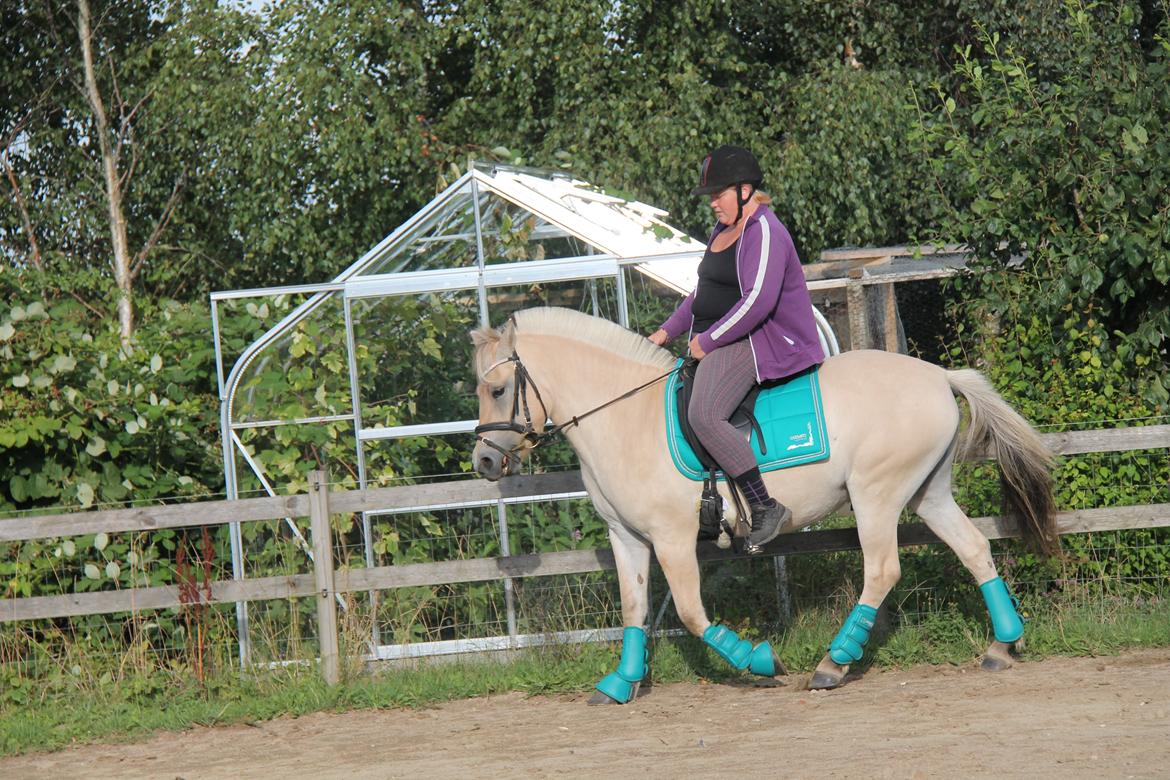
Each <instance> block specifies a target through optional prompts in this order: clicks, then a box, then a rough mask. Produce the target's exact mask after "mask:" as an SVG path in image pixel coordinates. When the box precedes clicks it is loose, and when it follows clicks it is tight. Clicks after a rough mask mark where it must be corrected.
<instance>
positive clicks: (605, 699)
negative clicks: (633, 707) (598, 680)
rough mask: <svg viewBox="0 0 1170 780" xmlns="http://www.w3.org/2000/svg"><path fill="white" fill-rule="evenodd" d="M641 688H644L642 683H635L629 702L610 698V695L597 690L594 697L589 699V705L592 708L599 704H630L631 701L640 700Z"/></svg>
mask: <svg viewBox="0 0 1170 780" xmlns="http://www.w3.org/2000/svg"><path fill="white" fill-rule="evenodd" d="M641 687H642V683H640V682H636V683H634V687H633V690H631V691H630V699H629V701H618V700H617V699H615V698H614V697H612V696H610V695H609V694H608V693H605V692H603V691H596V690H595V691H594V692H593V695H592V696H590V697H589V701H588V704H589V705H591V706H593V705H599V704H629V703H630V702H631V701H633V700H634V699H636V698H638V691H639V689H640V688H641Z"/></svg>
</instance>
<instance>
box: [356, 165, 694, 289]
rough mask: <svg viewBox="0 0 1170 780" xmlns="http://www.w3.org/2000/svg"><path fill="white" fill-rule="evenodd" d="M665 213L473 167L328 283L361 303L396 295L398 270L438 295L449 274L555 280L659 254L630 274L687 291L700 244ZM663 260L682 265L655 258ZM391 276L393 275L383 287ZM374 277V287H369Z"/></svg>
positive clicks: (542, 177)
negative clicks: (599, 264)
mask: <svg viewBox="0 0 1170 780" xmlns="http://www.w3.org/2000/svg"><path fill="white" fill-rule="evenodd" d="M665 216H666V212H664V211H662V210H661V209H657V208H654V207H653V206H649V205H647V204H645V203H640V202H638V201H635V200H628V199H625V198H622V197H619V196H616V195H612V194H609V193H606V192H603V191H601V190H600V189H599V188H597V187H595V186H593V185H591V184H589V183H587V182H583V181H580V180H578V179H574V178H572V177H570V176H568V175H566V174H563V173H560V172H555V171H540V170H534V169H521V168H514V167H507V166H485V165H473V166H472V167H471V169H470V170H469V171H468V172H467V173H466V174H464V175H463V176H462V177H460V178H459V180H458V181H456V182H455V183H454V184H452V185H451V186H449V187H448V188H447V189H445V190H444V191H443V192H441V193H440V194H439V195H437V196H436V197H435V198H434V199H433V200H432V201H431V202H430V203H428V204H427V205H426V206H424V207H423V208H422V209H421V210H420V211H419V212H418V213H417V214H415V215H414V216H413V217H412V218H411V219H410V220H408V221H407V222H406V223H404V224H403V225H402V226H401V227H399V228H398V229H397V230H395V231H394V232H393V233H392V234H390V235H389V236H387V237H386V238H385V239H384V240H383V241H381V242H380V243H379V244H378V245H377V246H375V247H374V248H373V249H371V250H370V251H369V252H367V253H366V254H365V255H364V256H363V257H362V258H361V259H359V260H358V261H357V262H355V263H354V264H353V265H351V266H350V267H349V268H347V269H346V270H345V271H343V272H342V273H341V274H340V275H339V276H338V277H337V279H336V281H338V282H350V283H352V284H350V285H347V287H348V289H349V294H350V295H356V296H358V297H364V296H365V295H374V294H385V293H386V292H388V291H390V290H394V291H396V292H398V291H405V289H404V288H403V287H402V284H403V283H404V282H407V280H406V279H404V278H403V277H402V276H401V275H402V274H411V275H414V274H418V276H415V277H413V278H412V279H411V280H410V281H409V282H408V283H407V287H408V288H409V289H415V290H419V289H424V288H426V286H427V284H428V283H430V282H433V283H434V287H432V288H430V289H435V290H442V289H449V288H450V287H451V286H452V284H453V283H454V280H455V278H456V276H458V274H455V273H453V272H454V271H455V270H456V269H462V270H464V271H466V270H469V269H472V268H476V269H477V270H479V271H483V270H484V269H485V268H489V267H491V266H496V265H501V264H514V263H537V264H538V265H537V266H536V267H534V268H532V270H531V273H537V274H539V273H540V272H541V270H540V269H541V265H543V268H544V270H545V271H549V272H551V273H552V275H553V276H559V275H561V273H560V272H567V268H568V266H569V265H570V264H572V263H578V264H580V265H581V266H582V267H581V268H580V269H578V270H577V271H576V272H572V275H574V276H577V277H578V278H580V274H585V275H586V276H588V275H589V271H588V266H589V265H590V264H591V263H592V262H596V261H597V260H598V259H599V258H600V257H605V258H606V259H608V260H609V261H610V262H611V263H612V262H615V261H623V260H625V261H629V260H632V259H639V260H640V259H643V258H647V259H649V258H659V260H660V261H659V262H653V261H651V262H647V263H638V264H637V267H638V270H640V271H642V272H643V273H645V274H647V275H648V276H650V277H652V278H654V279H655V280H657V281H659V282H661V283H665V284H667V285H668V286H670V287H672V288H674V289H676V290H679V291H682V292H689V290H690V289H691V288H692V287H693V285H694V270H695V267H696V266H697V262H698V253H699V252H701V249H702V247H701V246H700V245H699V244H698V243H697V242H695V241H693V240H691V239H690V238H689V237H688V236H686V235H685V234H684V233H682V232H681V231H679V230H677V229H676V228H674V227H672V226H670V225H668V224H666V223H665V222H663V221H662V218H663V217H665ZM680 255H683V256H684V257H682V258H680V257H679V256H680ZM666 257H671V258H674V259H675V260H681V262H679V263H670V264H667V263H663V262H661V260H663V259H665V258H666ZM428 272H430V273H428ZM390 274H394V275H399V276H398V277H397V279H395V280H394V281H393V282H391V281H390V279H388V278H387V275H390ZM374 279H377V280H378V281H380V282H382V283H381V284H378V283H373V284H371V283H370V282H374ZM459 286H461V285H459Z"/></svg>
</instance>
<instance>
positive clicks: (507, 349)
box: [500, 317, 516, 354]
mask: <svg viewBox="0 0 1170 780" xmlns="http://www.w3.org/2000/svg"><path fill="white" fill-rule="evenodd" d="M500 346H501V347H502V348H503V349H501V350H500V351H501V352H504V353H505V354H510V353H512V352H515V351H516V320H514V319H512V318H511V317H509V318H508V321H507V322H505V323H504V324H503V325H501V326H500Z"/></svg>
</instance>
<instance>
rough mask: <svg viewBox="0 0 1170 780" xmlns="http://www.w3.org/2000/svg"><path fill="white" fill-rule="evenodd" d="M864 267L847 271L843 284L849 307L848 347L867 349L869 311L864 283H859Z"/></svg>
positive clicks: (868, 344)
mask: <svg viewBox="0 0 1170 780" xmlns="http://www.w3.org/2000/svg"><path fill="white" fill-rule="evenodd" d="M864 276H865V269H863V268H855V269H854V270H852V271H850V272H849V281H848V282H846V284H845V301H846V304H847V305H848V308H849V349H869V347H870V346H871V345H870V343H869V311H868V310H867V309H866V305H865V285H863V284H862V283H861V280H862V278H863V277H864Z"/></svg>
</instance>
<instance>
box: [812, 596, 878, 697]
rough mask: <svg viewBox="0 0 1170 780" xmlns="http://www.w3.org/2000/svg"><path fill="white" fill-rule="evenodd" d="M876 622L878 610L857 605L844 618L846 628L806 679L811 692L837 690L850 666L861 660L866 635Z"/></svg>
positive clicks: (843, 628) (866, 638)
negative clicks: (810, 676)
mask: <svg viewBox="0 0 1170 780" xmlns="http://www.w3.org/2000/svg"><path fill="white" fill-rule="evenodd" d="M876 622H877V610H876V609H874V608H873V607H870V606H867V605H865V604H858V605H857V606H855V607H854V608H853V611H852V612H850V613H849V617H847V618H845V624H844V625H843V626H841V630H840V631H838V632H837V636H835V637H834V638H833V641H832V642H831V643H830V644H829V652H827V653H826V654H825V657H824V658H822V659H821V662H820V663H819V664H818V665H817V668H816V670H815V671H814V672H813V675H812V678H810V679H809V682H808V687H809V689H810V690H814V691H821V690H828V689H831V688H836V687H837V686H838V685H840V684H841V683H842V682H843V681H844V680H845V675H846V674H847V673H848V672H849V664H852V663H856V662H857V661H860V660H861V657H862V656H863V655H864V654H865V645H866V643H867V642H869V634H870V632H871V631H872V630H873V626H874V623H876Z"/></svg>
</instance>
